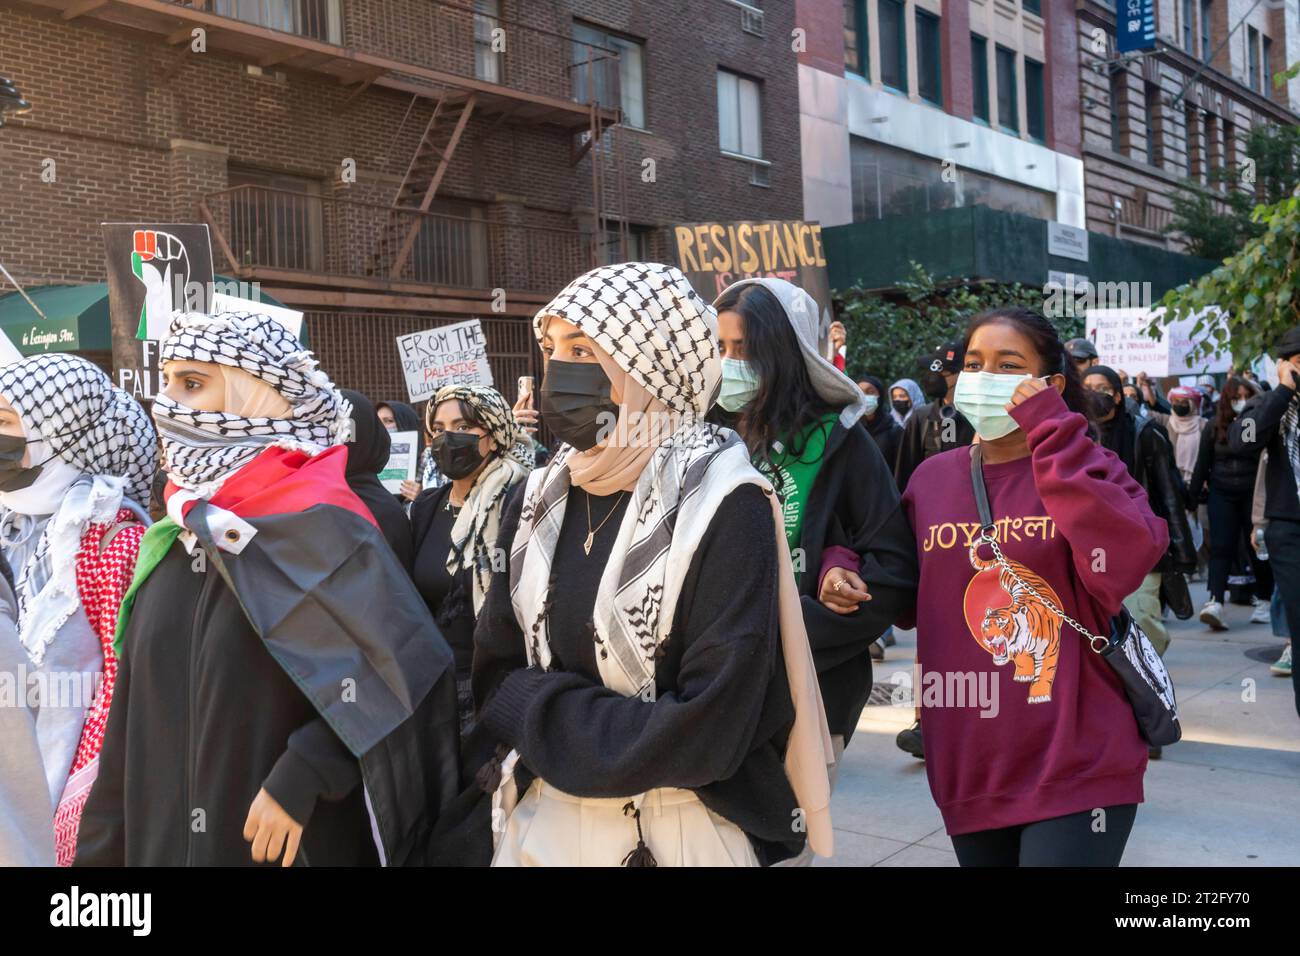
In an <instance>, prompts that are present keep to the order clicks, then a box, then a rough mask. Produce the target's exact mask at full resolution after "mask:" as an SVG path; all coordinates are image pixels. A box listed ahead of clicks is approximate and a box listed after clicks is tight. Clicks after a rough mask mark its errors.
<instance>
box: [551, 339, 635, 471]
mask: <svg viewBox="0 0 1300 956" xmlns="http://www.w3.org/2000/svg"><path fill="white" fill-rule="evenodd" d="M540 411H541V413H542V418H543V419H544V420H545V421H546V424H547V425H548V426H549V427H550V429H551V431H552V432H553V433H554V434H555V436H556V437H557V438H559V439H560V440H561V441H563V442H566V443H568V444H570V445H572V446H573V447H574V448H576V449H577V450H578V451H587V450H588V449H589V448H595V447H596V443H597V442H598V441H600V438H601V432H602V431H608V430H610V429H612V428H613V426H614V423H615V422H616V421H617V420H618V406H617V405H615V404H614V403H613V402H612V401H611V400H610V397H609V377H608V376H606V375H605V370H604V369H602V368H601V367H600V366H599V365H598V364H597V363H595V362H561V361H558V360H557V359H551V360H550V361H549V362H547V363H546V377H545V378H544V379H542V399H541V408H540Z"/></svg>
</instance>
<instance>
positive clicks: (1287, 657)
mask: <svg viewBox="0 0 1300 956" xmlns="http://www.w3.org/2000/svg"><path fill="white" fill-rule="evenodd" d="M1269 671H1270V672H1271V673H1273V674H1276V675H1277V676H1278V677H1290V676H1291V642H1290V641H1287V644H1286V647H1284V648H1282V656H1281V657H1279V658H1278V659H1277V660H1276V661H1274V662H1273V663H1272V665H1270V666H1269Z"/></svg>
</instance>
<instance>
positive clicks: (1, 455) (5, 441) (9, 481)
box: [0, 435, 48, 491]
mask: <svg viewBox="0 0 1300 956" xmlns="http://www.w3.org/2000/svg"><path fill="white" fill-rule="evenodd" d="M26 453H27V439H26V438H21V437H19V436H17V435H0V491H21V490H22V489H24V488H29V487H31V485H32V483H33V482H34V481H36V479H37V478H39V477H40V476H41V471H42V470H43V468H44V465H45V462H41V463H40V464H37V465H32V466H31V467H29V468H24V467H23V465H22V461H23V455H25V454H26ZM47 460H48V459H47Z"/></svg>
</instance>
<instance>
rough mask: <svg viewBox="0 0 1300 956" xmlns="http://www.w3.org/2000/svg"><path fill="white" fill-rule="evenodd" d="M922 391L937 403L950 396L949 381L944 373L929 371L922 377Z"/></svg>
mask: <svg viewBox="0 0 1300 956" xmlns="http://www.w3.org/2000/svg"><path fill="white" fill-rule="evenodd" d="M921 391H922V392H924V393H925V397H926V398H928V399H930V401H932V402H937V401H938V400H939V399H941V398H945V397H947V395H948V379H946V378H944V375H943V372H935V371H931V370H928V369H927V370H926V371H925V373H924V374H922V376H921Z"/></svg>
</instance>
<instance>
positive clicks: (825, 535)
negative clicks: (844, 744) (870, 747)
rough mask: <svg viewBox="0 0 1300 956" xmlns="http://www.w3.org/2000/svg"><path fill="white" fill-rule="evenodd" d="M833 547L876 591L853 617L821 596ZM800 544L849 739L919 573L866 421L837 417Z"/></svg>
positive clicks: (831, 684)
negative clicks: (874, 655) (876, 651)
mask: <svg viewBox="0 0 1300 956" xmlns="http://www.w3.org/2000/svg"><path fill="white" fill-rule="evenodd" d="M831 545H838V546H840V547H845V548H848V549H849V550H850V551H852V552H853V553H854V554H856V555H857V556H858V567H857V572H858V574H859V575H860V576H861V578H862V580H863V582H864V583H865V584H866V586H867V591H868V592H870V594H871V596H872V599H871V600H870V601H864V602H863V603H862V604H861V605H859V606H858V609H857V610H856V611H854V612H853V613H852V614H836V613H835V612H834V611H832V610H830V609H829V608H827V607H826V606H825V605H824V604H822V603H821V601H820V600H819V599H818V591H819V588H818V585H819V583H820V581H819V578H820V577H821V566H822V556H823V553H824V552H825V550H826V548H828V547H830V546H831ZM799 547H800V550H801V551H802V552H803V553H802V555H793V557H794V558H795V560H796V561H798V560H799V559H800V558H802V560H803V561H804V565H803V566H804V568H805V572H804V573H803V574H802V575H801V576H800V578H799V596H800V600H801V602H802V604H803V619H804V624H805V625H806V626H807V628H808V642H809V644H810V645H811V646H812V651H813V659H814V661H815V663H816V665H817V679H818V683H820V685H821V691H822V701H823V702H824V703H825V705H826V720H827V723H828V725H829V727H830V732H831V733H832V734H840V735H842V736H843V737H844V739H845V741H848V739H849V738H850V737H852V736H853V730H854V728H856V727H857V724H858V717H859V716H860V715H861V714H862V708H863V707H865V706H866V703H867V698H868V697H869V696H870V695H871V656H870V653H869V648H870V645H871V642H872V641H874V640H875V639H876V638H877V637H879V636H880V635H881V634H883V633H884V632H885V629H886V628H888V627H889V625H890V624H892V623H893V622H894V620H895V619H896V618H897V617H898V615H899V613H900V612H901V611H902V610H903V609H904V608H906V607H910V606H911V605H912V603H913V602H914V601H915V600H916V581H917V577H918V575H919V573H920V572H919V570H918V568H917V564H916V547H915V545H914V544H913V542H912V532H911V530H910V528H909V527H908V524H907V518H906V516H905V515H904V514H903V510H902V507H901V505H900V504H899V496H898V489H897V487H896V486H895V485H894V480H893V475H892V474H891V473H890V469H889V465H888V464H887V463H886V462H885V459H884V458H883V457H882V456H881V454H880V451H879V449H877V447H876V444H875V442H874V441H872V440H871V438H870V436H868V434H867V432H866V429H864V428H863V427H862V425H861V424H855V425H854V426H853V427H852V428H845V427H844V426H843V425H842V424H841V423H840V422H838V421H837V422H836V423H835V427H834V428H832V429H831V433H830V435H829V436H828V438H827V440H826V449H825V451H824V453H823V458H822V466H821V468H820V470H818V472H817V478H816V480H815V481H814V482H813V486H812V490H811V492H810V493H809V495H808V500H807V502H806V504H805V505H804V516H803V529H802V531H801V532H800V536H799ZM737 553H739V552H737Z"/></svg>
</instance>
